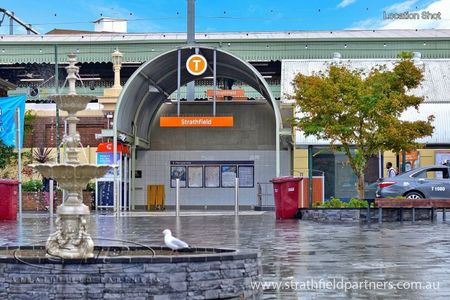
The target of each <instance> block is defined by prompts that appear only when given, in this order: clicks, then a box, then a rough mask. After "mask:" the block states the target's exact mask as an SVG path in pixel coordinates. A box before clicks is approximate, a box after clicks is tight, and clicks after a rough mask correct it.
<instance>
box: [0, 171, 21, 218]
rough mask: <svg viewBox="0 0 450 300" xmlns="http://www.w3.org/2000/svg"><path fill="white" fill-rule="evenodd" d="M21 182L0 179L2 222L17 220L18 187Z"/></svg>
mask: <svg viewBox="0 0 450 300" xmlns="http://www.w3.org/2000/svg"><path fill="white" fill-rule="evenodd" d="M18 186H19V182H18V181H17V180H11V179H0V220H16V219H17V194H18V192H17V187H18Z"/></svg>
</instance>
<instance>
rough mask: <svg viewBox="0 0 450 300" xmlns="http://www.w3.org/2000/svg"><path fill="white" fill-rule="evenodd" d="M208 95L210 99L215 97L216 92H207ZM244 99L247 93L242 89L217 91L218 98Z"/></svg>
mask: <svg viewBox="0 0 450 300" xmlns="http://www.w3.org/2000/svg"><path fill="white" fill-rule="evenodd" d="M206 95H207V96H208V97H214V90H206ZM226 96H231V97H244V96H245V91H244V90H242V89H237V90H216V97H226Z"/></svg>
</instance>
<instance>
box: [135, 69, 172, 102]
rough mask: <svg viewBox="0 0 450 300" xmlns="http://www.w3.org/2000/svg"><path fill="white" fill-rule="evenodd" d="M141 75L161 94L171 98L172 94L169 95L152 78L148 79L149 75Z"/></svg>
mask: <svg viewBox="0 0 450 300" xmlns="http://www.w3.org/2000/svg"><path fill="white" fill-rule="evenodd" d="M139 75H141V76H142V77H144V78H145V79H147V80H148V81H149V82H150V83H151V84H152V85H153V86H154V87H155V88H156V89H157V90H158V91H159V92H160V93H161V94H164V96H166V97H167V98H169V97H170V94H169V93H167V92H166V91H165V90H164V89H163V88H162V87H160V86H159V85H158V84H157V83H156V81H154V80H153V79H151V78H150V77H148V76H147V75H145V74H143V73H139Z"/></svg>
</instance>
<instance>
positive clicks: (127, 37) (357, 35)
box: [1, 29, 450, 43]
mask: <svg viewBox="0 0 450 300" xmlns="http://www.w3.org/2000/svg"><path fill="white" fill-rule="evenodd" d="M195 38H196V39H197V40H240V39H249V40H251V39H255V40H260V39H262V40H271V39H273V40H279V39H281V40H305V41H307V40H334V39H344V40H354V39H383V40H384V39H393V40H401V39H416V40H417V39H422V38H426V39H449V38H450V29H418V30H414V29H412V30H410V29H402V30H337V31H334V30H330V31H325V30H320V31H319V30H317V31H275V32H250V31H249V32H199V33H196V35H195ZM1 39H2V41H4V42H31V43H32V42H101V41H104V42H112V41H146V40H160V41H164V40H186V33H184V32H182V33H174V32H159V33H103V34H92V36H91V34H67V35H60V34H58V35H1Z"/></svg>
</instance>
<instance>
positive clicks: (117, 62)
mask: <svg viewBox="0 0 450 300" xmlns="http://www.w3.org/2000/svg"><path fill="white" fill-rule="evenodd" d="M122 57H123V54H122V53H121V52H120V51H119V50H118V49H116V50H115V51H114V52H113V54H112V62H113V70H114V86H113V88H116V89H118V88H121V87H122V86H121V85H120V69H121V68H122Z"/></svg>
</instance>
